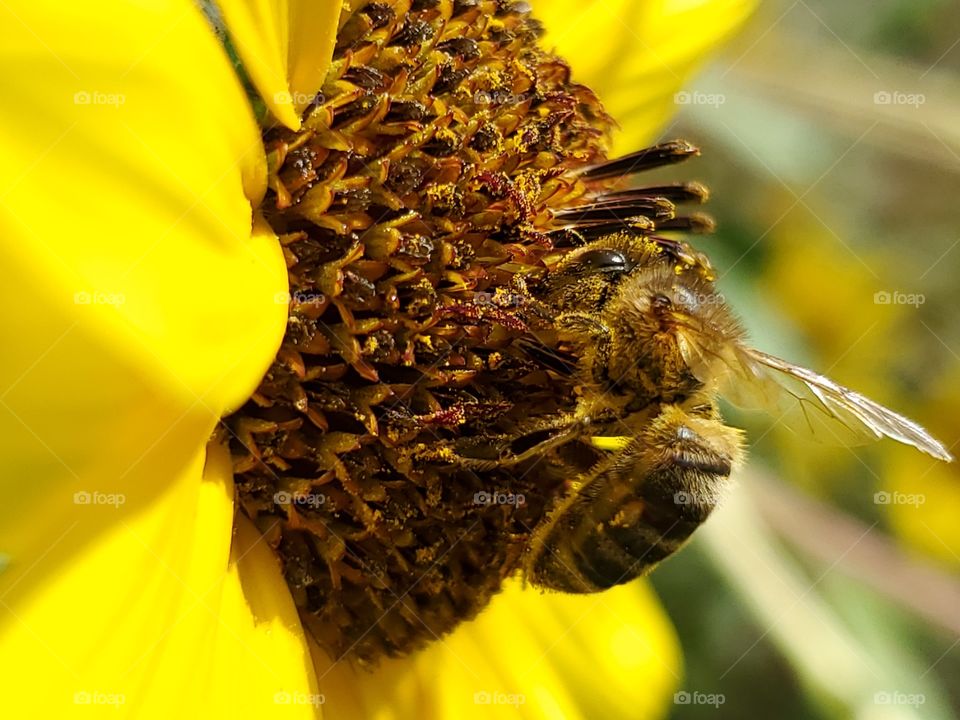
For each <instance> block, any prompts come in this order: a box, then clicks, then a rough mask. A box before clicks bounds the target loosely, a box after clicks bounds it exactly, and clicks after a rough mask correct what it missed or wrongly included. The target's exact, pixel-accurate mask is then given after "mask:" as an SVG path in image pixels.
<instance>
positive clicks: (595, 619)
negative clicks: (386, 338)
mask: <svg viewBox="0 0 960 720" xmlns="http://www.w3.org/2000/svg"><path fill="white" fill-rule="evenodd" d="M483 4H489V3H483ZM477 5H478V3H476V2H458V3H450V2H445V1H441V2H439V3H430V2H415V3H413V6H411V5H410V3H409V2H390V3H381V4H378V5H376V7H375V8H373V11H372V12H371V11H370V10H371V7H373V6H372V5H368V4H367V3H362V2H352V3H350V2H348V3H345V4H344V5H343V8H341V6H340V4H339V3H332V2H312V3H311V2H296V1H295V0H294V1H291V2H277V3H270V2H265V3H255V2H237V1H230V2H221V3H219V4H218V5H217V7H213V6H212V4H209V3H208V4H204V5H203V7H197V6H196V5H195V4H193V3H190V2H188V1H187V0H167V1H156V2H153V1H148V2H142V3H136V4H134V3H121V2H112V1H107V2H101V3H97V4H96V6H95V7H93V8H81V7H73V6H69V5H66V6H61V5H56V6H52V5H50V4H48V3H44V2H39V3H27V2H12V3H5V4H3V5H0V63H2V65H3V77H4V100H5V102H4V103H3V106H2V109H0V127H2V128H3V138H4V140H3V142H2V147H3V156H2V161H0V228H2V231H3V234H2V240H0V252H2V257H3V267H4V268H5V269H6V270H7V273H8V274H7V280H6V281H5V282H4V283H3V286H2V290H0V293H2V297H3V300H4V306H5V307H6V308H7V310H6V311H5V312H4V314H3V323H4V334H5V336H6V338H7V342H6V343H5V351H4V353H3V359H2V361H0V438H2V441H0V442H2V452H0V463H2V465H0V468H2V478H0V647H2V652H3V657H4V659H5V663H4V667H3V679H4V682H3V686H4V690H5V693H4V703H5V705H6V706H7V707H6V710H7V713H6V714H7V715H9V716H10V717H37V716H43V717H59V716H65V715H71V714H77V715H80V714H86V715H89V714H98V713H101V712H102V713H104V714H106V713H109V714H110V716H111V717H117V716H122V715H126V716H130V717H153V716H161V715H163V716H165V717H169V716H170V714H171V713H174V712H180V713H184V714H186V716H188V717H193V716H203V715H210V716H214V717H240V716H250V717H273V716H281V715H282V716H284V717H286V716H301V717H317V716H322V715H323V714H326V715H327V716H328V717H366V716H375V717H384V718H386V717H404V716H407V715H410V716H418V717H419V716H425V717H429V716H431V715H433V716H437V717H446V716H469V715H470V714H472V713H479V712H484V713H486V712H488V711H489V710H490V709H491V707H492V708H493V709H494V710H497V711H505V712H511V713H516V711H517V710H519V712H520V714H521V716H525V717H580V716H586V715H588V714H589V715H600V716H609V717H624V716H634V717H637V716H639V717H656V716H660V715H662V714H663V712H664V709H665V707H666V705H667V704H668V702H669V693H670V691H671V689H672V688H673V687H674V686H675V684H676V682H677V675H678V672H679V671H678V669H677V666H678V651H677V648H676V642H675V639H674V637H673V634H672V630H671V628H670V626H669V623H668V622H667V621H666V619H665V618H664V616H663V614H662V611H661V610H660V609H659V606H658V605H657V603H656V601H655V599H654V598H653V597H652V596H651V594H650V591H649V589H647V588H646V587H645V586H643V585H632V586H628V587H624V588H619V589H617V590H614V591H611V592H608V593H604V594H603V595H602V596H597V597H567V596H559V595H550V596H541V595H539V594H538V593H535V592H532V591H530V590H526V591H523V590H522V589H521V588H520V587H519V586H517V585H515V584H511V583H507V585H506V587H505V588H504V590H503V591H502V592H500V594H498V595H497V596H496V597H494V598H493V599H492V600H491V601H490V604H489V606H488V607H487V608H486V609H485V610H484V611H483V612H482V613H480V615H479V617H478V618H477V619H476V620H475V621H473V622H471V623H467V624H463V625H460V626H459V627H458V628H457V629H455V630H454V631H453V632H452V633H451V634H449V635H447V636H445V637H443V638H439V639H437V640H436V641H435V642H433V643H432V644H430V645H429V646H428V647H427V648H426V649H424V650H422V651H420V652H416V653H413V654H409V655H407V656H405V657H398V658H384V659H381V660H380V662H379V664H378V665H377V666H376V668H375V669H373V670H365V669H358V668H357V667H356V666H355V665H354V664H352V663H347V662H334V661H332V660H330V659H329V657H328V654H327V653H326V652H325V651H324V650H323V649H321V648H320V647H318V646H317V644H316V643H315V642H314V641H313V639H308V638H312V637H313V635H316V634H317V633H314V634H313V635H310V634H307V633H305V632H304V629H303V625H302V624H301V613H300V612H298V605H297V602H295V598H294V597H293V596H292V595H291V592H290V589H289V581H290V575H289V572H287V574H286V577H285V576H284V571H283V570H282V569H281V567H280V565H279V564H278V562H277V555H276V552H275V550H274V546H273V545H272V544H271V543H270V542H269V540H270V539H269V538H267V540H268V541H267V542H265V541H264V535H262V534H261V533H263V532H264V528H263V527H261V526H258V525H255V524H254V522H252V521H251V520H250V519H248V515H255V513H250V512H236V505H237V502H236V497H237V491H236V488H235V484H234V474H235V468H237V466H238V463H242V461H243V457H242V456H243V449H244V448H249V446H248V445H246V444H244V443H242V442H241V443H240V444H239V445H237V442H236V441H237V437H236V436H233V437H232V439H231V440H230V441H225V440H224V437H225V436H224V434H223V431H222V428H223V427H224V426H223V425H221V422H222V420H223V419H224V418H227V417H237V416H236V415H234V413H236V412H237V411H238V410H241V412H242V409H243V408H244V407H246V406H249V402H250V401H251V399H252V398H253V399H254V400H256V399H257V398H258V397H259V396H260V394H261V391H262V389H263V384H262V383H263V382H265V381H264V376H265V374H267V376H268V378H269V377H270V376H269V371H270V370H271V368H272V367H273V366H274V364H275V362H277V361H278V360H279V359H280V356H278V349H281V352H282V344H283V343H284V341H285V338H288V339H289V337H290V327H289V325H290V322H289V321H290V317H291V316H292V314H293V310H291V308H292V307H293V306H294V304H295V300H296V298H294V299H293V300H291V294H292V293H291V291H293V290H294V288H293V287H291V285H290V284H289V283H290V281H291V278H292V277H293V275H292V274H291V273H290V272H289V268H290V266H291V253H292V252H293V253H295V251H296V248H293V249H291V246H292V243H294V242H295V240H296V238H297V237H298V236H297V235H296V233H297V229H296V227H281V226H280V225H282V223H281V222H280V221H279V220H278V219H277V217H278V216H277V215H276V213H275V212H274V211H275V210H276V209H277V208H280V207H282V206H283V204H284V198H283V193H284V192H288V193H289V192H290V191H291V188H292V186H293V185H294V184H295V183H292V182H291V178H290V176H289V175H284V168H286V169H287V170H289V169H290V167H291V165H289V164H286V161H287V160H290V158H291V157H292V156H291V155H290V154H289V151H290V150H291V149H293V150H296V147H291V146H292V145H293V144H294V142H295V140H296V138H298V137H302V132H303V129H304V126H305V125H306V124H307V123H310V122H314V123H316V122H318V113H320V114H322V113H323V112H324V107H323V103H322V102H320V101H318V98H323V97H324V96H323V93H322V92H321V90H322V89H324V88H325V85H326V84H328V83H330V82H335V81H336V80H337V79H338V78H340V77H341V76H340V75H336V73H338V72H342V71H343V67H342V66H340V67H338V65H337V62H335V61H334V58H341V59H342V57H343V55H342V54H340V55H337V54H336V48H337V47H338V46H340V47H341V49H342V46H343V45H344V44H345V43H347V41H348V40H349V39H350V37H351V36H350V33H363V32H375V31H376V30H377V29H378V26H377V23H378V22H379V20H378V19H377V15H378V13H379V12H382V13H384V14H387V11H389V13H392V14H393V17H392V19H391V20H390V23H391V24H390V27H391V32H392V33H394V35H391V37H392V38H393V39H396V36H397V35H399V37H401V38H403V37H404V36H403V33H404V32H406V33H408V35H409V37H408V38H407V40H408V41H409V44H414V43H416V42H418V41H420V40H421V38H420V37H419V36H418V35H416V33H417V32H418V28H417V27H415V26H414V24H413V23H408V24H406V25H405V24H403V23H400V24H399V25H398V24H397V22H395V21H396V15H397V14H400V15H402V14H403V13H404V12H406V11H410V10H411V9H414V10H416V9H428V10H429V9H430V8H434V7H436V6H439V7H440V8H441V9H446V10H450V9H451V8H454V6H458V7H466V8H474V7H475V6H477ZM502 6H503V7H502V9H505V10H506V11H508V12H520V9H519V8H512V9H511V7H512V6H511V7H508V5H507V4H502ZM364 7H365V8H366V10H367V12H362V11H363V10H364ZM572 7H574V6H573V4H572V3H571V4H565V3H564V2H551V3H544V6H543V7H542V8H538V11H539V12H540V15H541V16H542V17H543V18H544V20H545V21H546V25H547V28H548V29H549V30H550V31H551V33H548V35H547V37H546V38H545V40H543V41H542V42H544V43H546V46H547V47H557V48H559V49H560V51H561V52H562V53H564V54H566V55H567V56H568V57H570V59H571V62H572V63H573V65H574V67H575V68H577V67H578V65H577V63H578V62H579V61H580V60H583V69H582V74H581V71H580V70H579V69H577V70H575V73H576V74H577V78H578V79H580V80H587V81H589V80H591V79H595V80H597V81H598V82H597V83H596V85H597V87H598V88H599V89H601V90H603V89H604V82H601V81H602V80H609V81H610V82H611V83H615V86H614V89H613V90H611V105H610V107H611V108H612V109H613V111H614V114H615V116H616V117H619V118H621V119H622V124H623V125H624V126H625V128H626V132H625V133H624V137H626V138H627V139H629V140H630V144H631V145H632V146H634V147H637V146H639V144H640V143H641V142H642V140H643V139H644V138H647V137H649V135H650V133H651V132H652V131H653V130H655V129H656V127H657V125H658V124H659V123H660V122H662V120H663V118H664V117H665V114H666V111H667V110H668V108H669V107H670V104H671V98H672V94H673V92H674V91H675V90H676V89H677V87H678V86H679V83H680V82H681V81H682V80H683V79H684V78H685V77H686V76H687V75H688V74H689V72H690V71H691V70H692V69H693V67H694V65H695V61H696V58H697V57H698V56H699V55H700V54H701V53H702V51H704V50H705V49H706V48H707V47H709V46H710V45H712V44H713V43H714V42H716V41H717V40H718V39H720V37H722V36H723V35H725V34H726V33H727V32H728V31H729V30H730V29H732V28H733V27H734V26H735V25H736V23H737V22H738V21H739V20H740V19H742V17H743V16H744V15H745V13H746V11H747V9H748V7H749V3H744V2H731V1H730V0H728V1H726V2H724V1H721V0H716V1H705V2H701V3H694V4H692V5H691V4H690V3H689V2H676V3H675V2H667V1H666V0H663V1H660V2H655V1H653V0H637V1H636V2H627V3H602V4H595V6H594V7H591V8H590V9H589V10H588V11H581V10H579V9H578V10H576V11H574V10H572V9H571V8H572ZM574 17H578V18H579V19H578V20H577V21H576V22H572V20H573V18H574ZM419 31H420V32H427V31H426V30H425V29H424V28H422V27H420V28H419ZM604 34H608V35H611V36H617V37H620V36H623V37H625V38H627V41H626V44H625V45H624V46H622V47H615V46H613V45H609V46H605V47H604V48H603V50H597V49H595V48H589V49H587V48H581V47H580V46H581V45H582V44H584V43H585V42H587V43H588V42H590V40H589V39H590V38H596V37H602V36H604ZM591 44H592V43H591ZM395 45H399V46H400V47H401V48H402V47H403V43H402V42H398V43H395ZM468 51H469V50H468ZM628 87H629V88H630V89H629V91H627V90H625V89H624V88H628ZM617 89H619V92H618V91H617ZM341 90H342V88H341ZM489 90H491V91H497V88H496V86H495V85H491V86H490V88H489ZM328 94H329V93H328ZM251 98H252V99H251ZM358 99H360V98H353V99H352V100H351V101H353V102H356V101H357V100H358ZM474 99H476V98H474ZM487 102H489V96H488V99H487ZM502 104H504V105H506V104H508V103H506V102H503V103H502ZM353 109H355V110H356V112H357V115H356V118H357V119H361V120H362V117H361V116H363V115H364V114H365V113H369V112H371V108H365V107H363V106H362V105H358V106H355V107H354V108H353ZM395 110H398V111H399V112H400V113H401V117H399V118H398V121H400V122H404V121H410V122H414V121H416V120H417V118H416V117H415V116H416V115H417V114H418V112H419V109H418V107H417V105H416V103H415V102H413V103H411V104H409V105H408V106H406V107H400V108H395ZM620 113H622V115H621V114H620ZM316 127H317V126H316V125H315V126H314V128H313V130H316ZM298 133H300V135H298ZM329 140H330V142H331V143H334V142H336V140H337V138H336V137H335V136H334V133H332V132H331V135H330V137H329ZM432 140H433V141H435V142H438V143H441V145H442V143H443V140H444V133H442V132H437V133H436V135H435V136H434V137H433V138H432ZM618 142H619V143H621V144H622V143H624V142H626V140H620V141H618ZM441 151H442V148H441ZM281 155H282V157H281ZM316 169H317V167H316V166H311V168H310V171H314V170H316ZM340 189H341V190H351V189H355V188H350V187H347V188H340ZM455 190H456V188H452V189H450V190H446V191H442V192H439V193H437V194H436V196H435V197H430V198H428V199H427V200H425V201H426V202H429V203H431V207H432V208H433V209H434V210H435V211H437V213H438V214H442V212H441V208H442V207H443V205H444V203H447V204H450V203H453V204H456V203H457V202H458V199H457V197H456V193H455ZM360 194H361V195H362V193H360ZM343 196H346V197H349V193H346V192H345V193H343ZM265 198H266V200H265ZM328 209H329V207H328ZM341 209H344V208H341ZM345 210H349V208H345ZM328 215H329V213H328ZM268 216H269V221H268ZM385 242H386V241H385ZM358 282H360V283H361V284H362V281H358ZM352 347H353V346H352V345H350V347H349V348H347V346H346V344H345V345H344V346H343V347H342V348H340V350H341V351H342V353H341V354H343V356H344V357H349V356H350V351H351V348H352ZM371 347H372V346H365V347H364V348H362V349H364V350H365V349H370V348H371ZM372 351H375V348H373V350H372ZM355 360H356V363H354V366H355V368H356V367H361V365H360V363H362V359H361V358H359V357H357V358H355ZM368 399H369V398H368ZM217 428H221V432H219V433H215V431H216V430H217ZM211 437H213V438H214V439H213V440H211ZM253 496H254V493H253V492H252V491H248V492H246V493H243V492H242V488H241V497H243V498H244V499H245V500H246V501H248V502H249V499H250V498H251V497H253ZM245 509H247V510H249V508H246V507H245ZM585 663H589V666H590V667H591V668H592V672H591V673H590V674H589V677H588V676H586V674H585V673H584V672H583V667H584V665H585ZM637 678H642V682H638V681H637Z"/></svg>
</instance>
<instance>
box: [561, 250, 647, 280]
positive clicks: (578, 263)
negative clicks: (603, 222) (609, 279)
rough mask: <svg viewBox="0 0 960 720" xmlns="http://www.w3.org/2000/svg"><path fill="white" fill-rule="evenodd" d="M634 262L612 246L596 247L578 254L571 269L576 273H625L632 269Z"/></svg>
mask: <svg viewBox="0 0 960 720" xmlns="http://www.w3.org/2000/svg"><path fill="white" fill-rule="evenodd" d="M634 264H635V263H632V262H630V260H628V259H627V256H626V255H624V254H623V253H622V252H620V251H619V250H614V249H613V248H596V249H594V250H587V251H586V252H585V253H583V254H581V255H578V256H577V258H576V260H574V262H573V266H572V267H571V270H573V272H575V273H577V274H584V275H586V274H589V273H596V272H602V273H625V272H629V271H630V270H632V269H633V266H634Z"/></svg>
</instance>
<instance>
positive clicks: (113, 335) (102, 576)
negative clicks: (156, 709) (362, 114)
mask: <svg viewBox="0 0 960 720" xmlns="http://www.w3.org/2000/svg"><path fill="white" fill-rule="evenodd" d="M104 48H109V49H110V50H109V53H105V52H104ZM197 68H202V69H203V72H197ZM0 73H2V76H3V77H4V102H3V103H0V138H2V141H0V267H3V268H4V271H5V277H4V282H3V283H0V302H2V303H3V306H4V308H5V311H4V312H3V313H2V315H0V328H2V334H3V337H5V338H7V342H6V343H5V346H4V352H3V353H2V354H0V553H2V554H3V555H4V556H5V557H6V559H7V560H6V562H7V565H8V566H7V567H6V569H5V571H4V572H2V573H0V600H2V605H0V637H2V638H3V639H2V640H0V644H2V645H3V647H4V652H5V653H6V652H9V650H8V648H10V647H16V648H22V649H23V652H20V651H17V652H14V653H13V654H12V655H9V656H8V657H18V658H22V660H21V661H20V662H19V663H18V667H17V668H16V669H15V670H14V669H9V668H8V669H6V670H5V672H6V677H5V679H6V680H8V681H11V682H13V680H12V678H11V673H13V672H16V673H17V676H18V677H20V676H24V678H26V676H28V675H30V674H31V673H33V675H34V676H35V677H36V678H43V677H44V674H46V684H45V686H46V687H48V688H49V687H56V688H57V691H58V692H60V689H61V687H62V688H63V691H64V692H66V688H67V686H68V685H71V684H74V683H73V680H74V678H76V677H79V678H80V680H83V678H84V674H83V673H84V672H86V668H87V666H88V665H89V667H90V668H91V672H94V673H100V674H97V675H96V677H93V676H91V680H90V682H99V683H101V684H104V685H107V683H108V680H109V678H110V677H115V678H119V677H122V675H121V673H119V672H117V673H116V674H115V675H111V672H108V670H117V668H116V667H113V668H108V667H107V666H106V665H102V666H101V665H98V664H97V662H94V661H92V660H91V661H89V662H88V660H89V657H88V656H89V655H90V654H91V652H92V650H93V649H94V648H98V646H102V647H103V648H104V651H106V649H108V648H113V647H114V646H115V645H117V644H118V643H127V644H128V645H129V644H131V643H136V644H137V645H138V646H139V647H140V649H139V651H138V653H139V654H142V653H143V652H145V651H146V649H147V647H148V645H149V640H150V638H151V637H153V638H154V639H155V640H156V639H159V636H152V635H150V633H149V632H147V633H144V632H143V628H148V629H149V628H150V627H151V626H152V624H153V623H155V622H157V619H155V618H154V617H153V616H152V615H151V613H152V612H154V610H151V607H153V606H152V605H150V604H149V603H146V598H148V597H150V596H151V595H154V596H156V597H157V598H159V599H157V600H156V603H157V604H158V607H160V608H161V609H163V608H164V607H166V608H169V607H172V606H173V605H174V604H175V603H176V602H177V600H176V598H177V592H176V588H175V587H174V580H175V578H173V577H172V576H170V575H169V573H167V574H165V575H163V576H162V578H163V579H164V580H166V581H167V582H166V583H164V582H161V575H158V574H154V575H152V576H151V577H150V578H146V579H145V578H144V577H143V576H137V575H134V573H135V572H136V571H137V570H139V569H143V568H148V567H149V566H150V565H151V562H153V563H154V564H155V563H156V562H157V559H156V558H154V560H153V561H150V560H148V558H149V557H153V555H152V554H151V553H148V552H145V550H144V548H143V547H142V546H140V549H139V550H137V548H136V547H134V545H133V544H134V542H135V541H136V538H135V537H133V536H132V535H131V534H129V533H130V532H136V533H137V534H138V535H140V536H141V537H143V538H145V543H146V544H147V546H148V547H151V548H152V549H153V551H154V553H155V554H156V555H158V556H159V557H160V558H161V559H162V560H163V563H164V564H165V565H167V566H169V567H171V568H174V569H175V570H177V574H179V575H181V577H182V576H183V573H185V572H186V571H187V570H186V569H185V568H186V565H187V563H188V561H189V558H190V555H191V554H192V553H200V552H203V550H202V549H197V548H195V547H193V545H192V543H196V544H197V545H198V546H199V545H201V544H202V543H199V542H198V541H197V536H196V533H195V532H191V531H190V529H191V527H192V526H193V523H194V522H195V520H196V517H195V516H196V515H197V512H198V511H197V502H199V501H200V498H199V497H198V493H199V492H200V491H199V489H198V488H199V470H198V468H199V462H200V461H199V460H198V457H200V456H199V455H198V453H200V451H201V449H202V448H203V446H204V444H205V443H206V440H207V438H208V437H209V436H210V432H211V430H212V429H213V427H214V426H215V424H216V422H217V419H218V418H219V417H221V416H222V415H223V414H224V413H225V412H226V411H227V410H229V409H231V408H234V407H236V406H237V405H239V404H240V403H242V402H243V401H244V400H245V399H246V398H247V397H249V395H250V393H251V392H252V390H253V388H255V387H256V385H257V384H258V382H259V380H260V378H261V377H262V375H263V372H264V371H265V370H266V368H267V367H268V366H269V363H270V362H271V360H272V358H273V356H274V354H275V352H276V348H277V346H278V345H279V342H280V339H281V337H282V333H283V329H284V321H285V314H286V302H285V301H284V300H283V295H284V292H285V290H286V286H287V285H286V271H285V267H284V263H283V259H282V255H281V251H280V248H279V244H278V243H277V241H276V238H275V237H274V236H273V234H272V233H270V232H269V230H268V229H266V228H263V227H261V228H260V229H259V231H258V232H257V233H255V234H254V235H253V237H251V201H255V202H256V201H259V199H260V197H262V194H263V192H264V188H265V184H266V170H265V160H264V157H263V150H262V145H261V142H260V138H259V132H258V130H257V128H256V125H255V123H254V121H253V118H252V117H251V114H250V111H249V107H248V103H247V100H246V97H245V95H244V93H243V91H242V89H241V88H240V87H239V84H238V83H237V82H236V80H235V76H234V73H233V70H232V68H231V67H230V65H229V63H228V61H227V59H226V57H225V56H224V53H223V52H222V48H221V47H220V46H219V43H218V42H217V40H216V39H215V38H214V37H213V35H212V33H211V32H210V30H209V28H208V27H207V25H206V23H205V21H204V20H203V18H202V17H201V16H200V14H199V12H198V11H197V9H196V8H195V6H194V4H193V3H191V2H189V1H188V0H180V1H179V2H175V1H173V0H168V1H166V2H162V1H160V0H156V1H154V2H149V1H145V2H141V3H136V4H133V3H125V2H119V1H116V2H102V3H98V4H97V8H96V11H93V10H91V8H89V7H80V6H73V5H69V4H68V5H61V4H59V3H58V4H52V3H47V2H12V3H4V4H2V5H0ZM277 297H280V299H281V302H277V301H276V299H277ZM221 492H225V491H224V490H222V489H221ZM121 500H122V501H121ZM231 500H232V497H225V498H224V503H225V505H224V510H223V513H224V518H226V519H225V520H223V522H221V523H220V529H219V533H220V534H219V535H218V536H217V537H215V538H213V539H212V541H211V543H213V544H215V543H216V542H217V541H218V540H219V541H220V542H221V543H223V542H226V538H229V527H230V524H229V520H230V514H229V509H230V501H231ZM161 528H162V531H161ZM164 533H165V534H168V535H170V536H171V537H170V538H169V541H170V542H169V544H164V543H165V542H166V541H162V539H161V538H160V536H161V535H162V534H164ZM181 535H182V537H181ZM205 541H206V540H205ZM124 544H127V545H129V546H130V547H123V545H124ZM131 558H133V559H131ZM195 561H197V562H199V559H196V560H195ZM225 563H226V561H225V558H221V561H220V564H219V568H218V572H219V574H220V575H222V574H223V572H224V567H225ZM153 569H154V570H155V569H157V568H156V567H154V568H153ZM130 575H134V577H138V578H139V582H137V583H136V584H133V583H132V582H130V580H129V576H130ZM111 583H114V585H111ZM112 587H116V588H117V591H116V592H115V593H114V594H113V595H111V588H112ZM58 588H59V590H58ZM104 596H109V597H104ZM141 596H142V599H143V600H144V603H145V604H144V605H143V607H139V606H136V602H139V601H140V600H141ZM151 602H154V601H151ZM128 606H129V608H130V612H129V613H127V614H125V615H124V616H123V618H122V619H121V620H117V619H116V618H115V617H114V615H115V614H116V613H121V614H123V613H124V608H125V607H128ZM108 618H112V619H110V620H109V622H108ZM88 621H89V622H90V623H91V626H90V628H89V629H86V630H85V629H83V628H82V627H81V626H82V623H83V622H88ZM71 623H72V624H71ZM138 633H139V634H138ZM144 638H146V640H144ZM83 640H87V641H90V642H87V643H86V644H84V643H83V642H81V641H83ZM8 643H9V644H8ZM91 643H93V644H91ZM31 644H32V646H33V647H32V649H31V650H30V652H29V653H28V652H27V647H28V646H30V645H31ZM127 651H129V648H128V649H127ZM35 653H42V654H43V655H42V657H43V664H42V665H38V664H36V663H35V662H34V660H35V659H37V655H36V654H35ZM5 656H6V655H5ZM57 658H59V659H57ZM133 659H134V658H133V657H129V656H128V657H127V660H128V661H132V660H133ZM107 661H108V660H107V659H104V660H103V662H104V663H106V662H107ZM123 669H124V670H126V668H123ZM8 670H9V672H7V671H8ZM130 672H131V673H135V672H138V671H135V670H134V669H131V670H130ZM74 673H77V674H76V675H75V674H74ZM130 677H133V675H131V676H130ZM54 678H63V679H66V678H70V683H67V682H66V681H65V682H64V683H62V684H58V683H56V682H54ZM32 682H34V685H31V687H34V686H35V685H36V682H38V681H37V680H34V681H32ZM17 684H18V685H22V686H23V687H26V686H27V685H26V679H24V681H23V683H20V682H17ZM80 689H81V690H82V688H80ZM104 690H105V691H108V690H109V686H105V687H104ZM135 691H136V688H135ZM39 692H40V691H39V690H38V693H39ZM133 694H136V693H135V692H134V693H133ZM28 697H30V696H29V694H28ZM58 697H60V696H59V695H58ZM64 697H65V696H64ZM36 698H37V695H36V694H34V700H36ZM60 699H63V698H60ZM68 700H70V701H72V699H71V698H68Z"/></svg>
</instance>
